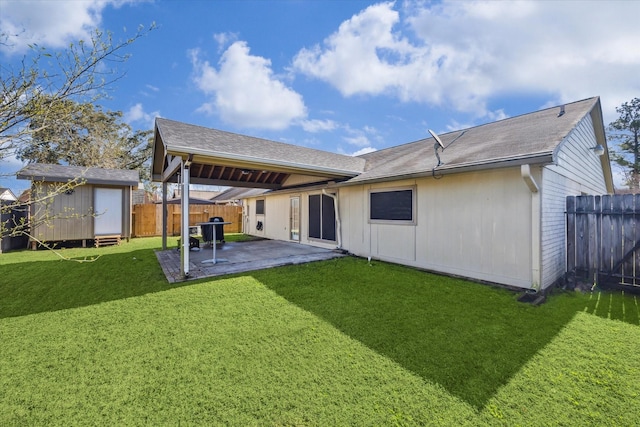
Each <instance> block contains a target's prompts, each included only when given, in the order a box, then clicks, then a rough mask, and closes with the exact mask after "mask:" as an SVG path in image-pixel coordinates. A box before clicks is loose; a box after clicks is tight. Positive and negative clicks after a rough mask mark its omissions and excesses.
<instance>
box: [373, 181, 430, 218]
mask: <svg viewBox="0 0 640 427" xmlns="http://www.w3.org/2000/svg"><path fill="white" fill-rule="evenodd" d="M399 191H403V192H404V191H411V219H410V220H407V219H375V218H371V201H372V200H371V195H372V194H377V193H392V192H399ZM417 195H418V193H417V188H416V186H415V185H406V186H399V187H385V188H370V189H369V190H368V192H367V220H368V222H369V224H392V225H416V224H417V223H418V220H417V201H416V199H417Z"/></svg>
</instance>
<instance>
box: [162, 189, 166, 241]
mask: <svg viewBox="0 0 640 427" xmlns="http://www.w3.org/2000/svg"><path fill="white" fill-rule="evenodd" d="M162 250H163V251H166V250H167V181H162Z"/></svg>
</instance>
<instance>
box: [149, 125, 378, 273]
mask: <svg viewBox="0 0 640 427" xmlns="http://www.w3.org/2000/svg"><path fill="white" fill-rule="evenodd" d="M365 163H366V161H365V160H364V159H362V158H359V157H351V156H345V155H341V154H335V153H329V152H326V151H321V150H315V149H311V148H306V147H300V146H296V145H291V144H284V143H281V142H275V141H269V140H266V139H261V138H254V137H250V136H246V135H240V134H235V133H231V132H224V131H220V130H217V129H210V128H205V127H202V126H195V125H190V124H186V123H181V122H177V121H173V120H168V119H163V118H156V124H155V133H154V145H153V159H152V165H151V178H152V181H155V182H161V183H162V204H163V207H164V208H163V216H162V223H163V232H162V247H163V249H166V247H167V234H166V233H167V232H166V230H167V213H166V212H167V209H166V204H167V183H169V182H173V183H180V185H182V193H181V194H182V200H185V199H186V200H188V199H189V184H190V183H193V184H204V185H223V186H231V187H250V188H264V189H272V190H276V189H280V188H283V187H284V186H286V181H287V179H288V178H289V177H290V176H291V175H306V176H315V177H319V178H320V179H326V180H337V181H339V180H346V179H349V178H353V177H355V176H357V175H359V174H360V173H362V172H363V171H364V168H365ZM181 215H182V224H181V246H180V248H181V256H180V258H181V269H182V272H183V274H184V276H185V277H188V276H189V238H188V234H185V233H188V229H189V204H188V203H187V204H185V203H181Z"/></svg>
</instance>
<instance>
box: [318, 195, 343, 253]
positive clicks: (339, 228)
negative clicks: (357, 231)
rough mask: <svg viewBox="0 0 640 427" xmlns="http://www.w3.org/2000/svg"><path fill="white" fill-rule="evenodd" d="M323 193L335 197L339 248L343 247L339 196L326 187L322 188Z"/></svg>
mask: <svg viewBox="0 0 640 427" xmlns="http://www.w3.org/2000/svg"><path fill="white" fill-rule="evenodd" d="M322 194H324V195H325V196H329V197H331V198H332V199H333V209H334V210H335V214H336V234H337V237H338V239H337V241H338V249H342V224H341V222H340V209H338V196H336V195H335V194H330V193H327V190H326V189H324V188H323V189H322Z"/></svg>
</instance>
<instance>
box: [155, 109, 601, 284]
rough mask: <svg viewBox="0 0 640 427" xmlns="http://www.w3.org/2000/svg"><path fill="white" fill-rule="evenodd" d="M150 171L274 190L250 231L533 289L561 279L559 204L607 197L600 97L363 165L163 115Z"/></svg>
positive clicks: (253, 203)
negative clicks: (570, 199)
mask: <svg viewBox="0 0 640 427" xmlns="http://www.w3.org/2000/svg"><path fill="white" fill-rule="evenodd" d="M152 175H153V177H154V179H155V180H158V181H161V182H163V183H165V185H163V187H166V183H167V182H177V180H178V179H177V176H178V175H180V176H182V177H183V178H182V181H181V182H186V183H188V182H189V181H191V182H197V183H202V184H206V183H208V184H210V185H229V186H235V187H252V188H265V189H268V190H269V191H268V192H266V193H264V194H261V195H257V196H254V197H248V198H246V199H244V201H243V203H244V204H245V216H246V218H245V224H246V227H245V232H246V233H248V234H253V235H258V236H263V237H266V238H270V239H279V240H288V241H295V242H299V243H301V244H307V245H314V246H322V247H327V248H339V249H342V250H345V251H348V252H350V253H352V254H354V255H357V256H361V257H371V258H373V259H379V260H385V261H389V262H394V263H398V264H404V265H408V266H412V267H417V268H421V269H425V270H430V271H435V272H440V273H445V274H449V275H455V276H461V277H466V278H470V279H474V280H478V281H484V282H490V283H495V284H500V285H505V286H509V287H514V288H521V289H527V290H535V291H540V290H544V289H546V288H548V287H550V286H552V285H553V284H554V283H556V282H557V281H559V280H560V279H562V277H563V276H564V273H565V271H566V266H565V264H566V261H565V260H566V243H565V239H566V238H565V234H566V231H565V228H566V226H565V214H564V209H565V198H566V196H568V195H579V194H606V193H613V192H614V188H613V177H612V173H611V167H610V160H609V154H608V151H607V142H606V138H605V132H604V125H603V119H602V111H601V106H600V99H599V98H598V97H594V98H589V99H585V100H581V101H577V102H573V103H570V104H566V105H562V106H557V107H553V108H547V109H544V110H540V111H536V112H533V113H530V114H525V115H521V116H517V117H512V118H508V119H504V120H500V121H497V122H494V123H489V124H485V125H481V126H476V127H472V128H469V129H464V130H459V131H455V132H449V133H446V134H443V135H440V136H438V135H435V134H432V136H430V137H429V138H425V139H422V140H419V141H415V142H411V143H407V144H403V145H399V146H395V147H390V148H387V149H384V150H379V151H376V152H373V153H368V154H364V155H361V156H357V157H349V156H342V155H339V154H334V153H327V152H322V151H319V150H313V149H309V148H304V147H297V146H291V145H287V144H282V143H278V142H273V141H266V140H261V139H258V138H252V137H248V136H244V135H237V134H232V133H228V132H222V131H219V130H215V129H207V128H202V127H198V126H192V125H187V124H184V123H179V122H173V121H170V120H166V119H157V120H156V129H155V147H154V158H153V166H152ZM185 178H186V179H185ZM182 252H183V255H182V256H183V257H185V253H186V257H187V259H188V250H183V251H182ZM185 265H186V266H188V262H187V263H186V264H184V263H183V267H184V266H185ZM183 271H184V273H185V275H188V267H186V268H185V269H184V270H183Z"/></svg>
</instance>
